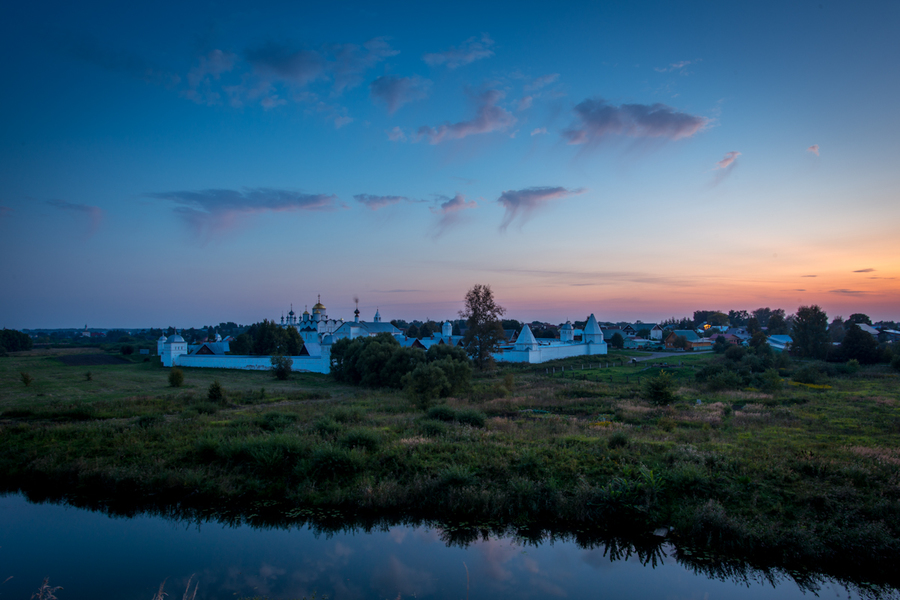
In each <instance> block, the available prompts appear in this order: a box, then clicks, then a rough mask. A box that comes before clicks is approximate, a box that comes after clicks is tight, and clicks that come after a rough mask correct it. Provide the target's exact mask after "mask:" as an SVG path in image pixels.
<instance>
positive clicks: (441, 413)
mask: <svg viewBox="0 0 900 600" xmlns="http://www.w3.org/2000/svg"><path fill="white" fill-rule="evenodd" d="M428 418H429V419H437V420H438V421H454V420H456V411H455V410H453V409H452V408H450V407H449V406H447V405H446V404H441V405H440V406H432V407H431V408H429V409H428Z"/></svg>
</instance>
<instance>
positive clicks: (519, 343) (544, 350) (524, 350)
mask: <svg viewBox="0 0 900 600" xmlns="http://www.w3.org/2000/svg"><path fill="white" fill-rule="evenodd" d="M574 333H575V332H574V328H573V327H572V324H571V323H568V322H567V323H566V324H565V325H563V326H562V328H561V329H560V330H559V339H558V340H540V341H538V340H537V338H535V337H534V334H533V333H532V332H531V328H530V327H528V325H527V324H526V325H525V326H524V327H522V331H521V332H520V333H519V337H518V338H516V342H515V343H514V344H512V345H510V346H507V347H504V348H501V350H500V351H499V352H497V353H495V354H494V360H496V361H497V362H527V363H532V364H534V363H542V362H547V361H548V360H556V359H558V358H570V357H572V356H594V355H603V354H606V352H607V347H606V342H605V341H604V340H603V331H601V329H600V324H599V323H597V318H596V317H594V315H593V313H592V314H591V316H590V317H589V318H588V321H587V323H586V324H585V326H584V333H583V334H582V336H581V341H580V342H576V341H575V339H574V338H575V335H574Z"/></svg>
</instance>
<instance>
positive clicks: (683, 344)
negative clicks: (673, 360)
mask: <svg viewBox="0 0 900 600" xmlns="http://www.w3.org/2000/svg"><path fill="white" fill-rule="evenodd" d="M672 345H673V346H675V347H676V348H687V345H688V341H687V338H686V337H685V336H683V335H677V336H675V339H674V340H673V341H672Z"/></svg>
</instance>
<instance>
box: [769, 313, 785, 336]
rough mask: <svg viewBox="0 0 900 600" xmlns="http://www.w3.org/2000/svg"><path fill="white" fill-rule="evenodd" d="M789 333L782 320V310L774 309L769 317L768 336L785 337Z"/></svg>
mask: <svg viewBox="0 0 900 600" xmlns="http://www.w3.org/2000/svg"><path fill="white" fill-rule="evenodd" d="M788 331H789V328H788V324H787V321H786V320H785V319H784V309H783V308H776V309H775V310H773V311H772V314H771V315H769V325H768V327H767V332H768V334H769V335H785V334H787V332H788Z"/></svg>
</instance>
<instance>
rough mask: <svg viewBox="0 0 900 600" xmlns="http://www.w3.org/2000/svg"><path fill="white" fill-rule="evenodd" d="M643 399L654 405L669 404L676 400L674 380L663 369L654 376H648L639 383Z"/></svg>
mask: <svg viewBox="0 0 900 600" xmlns="http://www.w3.org/2000/svg"><path fill="white" fill-rule="evenodd" d="M641 392H642V393H643V396H644V399H646V400H649V401H650V402H652V403H653V404H656V405H660V406H661V405H665V404H671V403H672V402H674V401H675V400H676V396H675V381H674V380H673V379H672V376H671V375H670V374H669V373H666V372H665V371H660V372H659V375H657V376H656V377H648V378H647V379H645V380H644V382H643V384H642V385H641Z"/></svg>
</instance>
